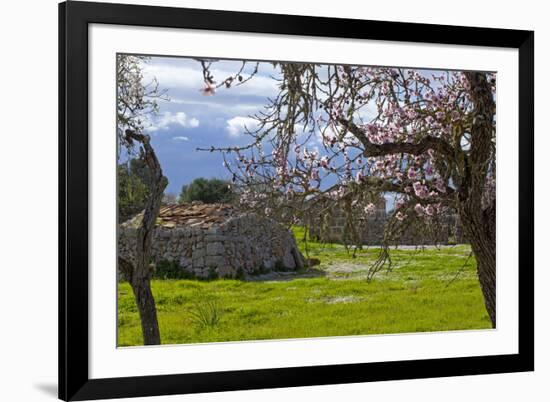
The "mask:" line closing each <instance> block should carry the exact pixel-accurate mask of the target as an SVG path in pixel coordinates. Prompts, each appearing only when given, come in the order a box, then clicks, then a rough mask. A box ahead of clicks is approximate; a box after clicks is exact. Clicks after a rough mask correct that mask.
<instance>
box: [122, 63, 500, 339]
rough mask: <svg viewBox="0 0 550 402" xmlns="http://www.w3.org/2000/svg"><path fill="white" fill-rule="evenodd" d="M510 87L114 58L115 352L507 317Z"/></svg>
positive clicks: (300, 67) (402, 74) (376, 73)
mask: <svg viewBox="0 0 550 402" xmlns="http://www.w3.org/2000/svg"><path fill="white" fill-rule="evenodd" d="M496 96H497V73H496V72H494V71H461V70H443V69H439V70H438V69H425V68H420V67H418V68H417V67H408V66H378V65H348V64H325V63H318V62H315V61H286V60H283V61H280V60H241V59H227V58H216V57H214V56H213V57H211V58H204V57H195V56H192V55H190V56H186V57H182V56H174V55H150V54H132V53H117V55H116V127H113V131H112V141H113V144H114V143H115V141H116V147H117V153H116V159H117V160H116V165H115V161H112V166H113V169H116V180H117V190H116V197H117V200H116V202H117V227H114V228H113V230H114V231H116V236H117V277H116V279H115V278H113V281H115V280H116V281H117V300H116V303H117V317H116V321H117V326H116V328H117V334H116V337H117V347H129V346H133V347H136V346H143V345H181V344H197V343H212V342H243V341H267V340H290V339H300V338H319V337H344V336H368V335H386V334H408V333H421V332H423V333H426V332H440V331H466V330H478V331H480V330H482V331H487V330H494V329H495V328H498V322H497V319H496V317H497V311H496V278H497V272H496V271H497V269H496V265H497V264H496V203H497V200H496V163H497V161H496V149H497V133H496V127H497V111H496ZM113 112H115V111H113Z"/></svg>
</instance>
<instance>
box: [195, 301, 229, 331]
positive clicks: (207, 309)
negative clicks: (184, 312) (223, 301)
mask: <svg viewBox="0 0 550 402" xmlns="http://www.w3.org/2000/svg"><path fill="white" fill-rule="evenodd" d="M221 314H222V310H221V308H220V305H219V304H218V302H217V301H216V300H203V301H199V302H197V303H195V304H194V305H193V309H192V310H191V311H190V312H189V315H190V316H191V321H193V322H194V323H195V325H197V326H198V327H201V328H207V327H208V328H213V327H216V326H217V325H218V324H219V323H220V318H221Z"/></svg>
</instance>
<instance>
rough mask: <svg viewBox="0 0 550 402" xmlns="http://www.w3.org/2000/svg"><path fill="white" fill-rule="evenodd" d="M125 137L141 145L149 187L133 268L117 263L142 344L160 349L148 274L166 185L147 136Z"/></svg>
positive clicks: (124, 263)
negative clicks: (131, 295)
mask: <svg viewBox="0 0 550 402" xmlns="http://www.w3.org/2000/svg"><path fill="white" fill-rule="evenodd" d="M126 137H127V139H128V140H129V141H132V140H135V141H138V142H139V143H141V145H142V147H143V159H144V160H145V163H146V164H147V167H148V168H149V171H150V175H151V183H150V184H149V185H150V188H149V197H148V199H147V203H146V205H145V210H144V211H143V219H142V221H141V223H140V226H139V228H138V230H137V236H136V237H137V238H136V250H135V260H134V265H133V266H132V264H131V263H129V262H127V261H121V260H120V259H119V264H120V266H121V270H123V271H124V273H125V275H126V277H127V279H128V280H129V282H130V285H131V286H132V291H133V293H134V298H135V300H136V304H137V308H138V311H139V317H140V320H141V329H142V332H143V343H144V344H145V345H159V344H160V331H159V325H158V320H157V310H156V306H155V299H154V297H153V292H152V291H151V276H152V273H153V272H152V270H151V245H152V240H153V230H154V228H155V223H156V220H157V217H158V214H159V210H160V205H161V201H162V194H163V193H164V189H165V188H166V185H167V184H168V180H167V179H166V177H164V176H163V174H162V169H161V167H160V163H159V161H158V159H157V157H156V154H155V151H154V150H153V148H152V147H151V144H150V143H149V141H150V139H149V136H147V135H143V134H138V133H135V132H133V131H131V130H126Z"/></svg>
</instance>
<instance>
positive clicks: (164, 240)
mask: <svg viewBox="0 0 550 402" xmlns="http://www.w3.org/2000/svg"><path fill="white" fill-rule="evenodd" d="M141 218H142V215H141V214H139V215H137V216H136V217H134V218H132V219H130V220H129V221H127V222H125V223H122V224H121V225H120V226H119V233H118V252H119V257H120V258H124V259H127V260H128V261H130V262H132V261H133V258H134V256H133V255H134V250H135V241H136V231H137V229H136V228H137V227H138V226H139V223H140V220H141ZM152 257H153V262H154V263H158V262H160V261H163V260H164V261H172V262H176V263H177V264H179V266H180V267H181V269H183V270H185V271H187V272H189V273H191V274H193V275H194V276H196V277H199V278H208V277H223V278H236V277H241V276H242V275H243V274H253V273H255V272H258V271H265V270H296V269H299V268H302V267H303V266H304V257H303V256H302V255H301V254H300V251H299V250H298V247H297V245H296V241H295V239H294V236H293V235H292V233H291V232H290V231H289V230H287V229H285V228H284V227H282V226H281V225H280V224H278V223H277V222H275V221H274V220H272V219H269V218H266V217H262V216H259V215H257V214H255V213H251V212H246V211H240V210H238V209H237V208H236V207H234V206H232V205H229V204H203V203H199V202H194V203H192V204H181V205H169V206H163V207H161V209H160V213H159V217H158V221H157V226H156V228H155V232H154V234H153V250H152Z"/></svg>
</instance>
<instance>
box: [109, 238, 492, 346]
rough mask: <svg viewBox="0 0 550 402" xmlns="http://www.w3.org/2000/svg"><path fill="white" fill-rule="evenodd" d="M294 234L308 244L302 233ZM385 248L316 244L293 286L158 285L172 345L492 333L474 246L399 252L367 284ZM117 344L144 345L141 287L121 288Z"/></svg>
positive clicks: (163, 328) (162, 321) (166, 337)
mask: <svg viewBox="0 0 550 402" xmlns="http://www.w3.org/2000/svg"><path fill="white" fill-rule="evenodd" d="M300 232H301V231H300V229H299V228H298V229H295V234H296V237H297V239H299V246H300V248H302V250H303V251H305V250H304V249H305V244H304V243H303V242H302V241H301V240H300V239H301V237H300V236H303V232H301V233H300ZM378 252H379V251H378V249H376V248H369V249H363V250H358V251H357V252H356V253H355V257H354V256H353V251H352V250H350V251H348V250H346V249H345V248H344V247H343V246H341V245H336V244H328V245H326V244H320V243H315V242H308V256H309V257H311V258H318V259H320V260H321V265H320V266H319V267H316V268H318V269H317V270H316V271H315V272H313V274H314V275H316V276H314V277H307V276H308V275H312V272H303V273H302V274H303V275H302V276H301V275H297V276H296V277H290V278H289V279H288V280H284V281H239V280H223V279H218V280H212V281H198V280H154V281H153V282H152V288H153V293H154V295H155V300H156V304H157V310H158V317H159V325H160V332H161V338H162V343H163V344H180V343H197V342H223V341H244V340H259V339H285V338H303V337H322V336H342V335H364V334H386V333H403V332H419V331H446V330H463V329H483V328H490V326H491V325H490V320H489V317H488V315H487V313H486V311H485V307H484V304H483V298H482V295H481V290H480V287H479V282H478V280H477V277H476V273H475V260H474V259H473V258H469V259H468V255H469V254H470V248H469V246H465V245H459V246H455V247H448V248H442V249H439V250H437V249H426V250H423V251H418V250H400V249H397V250H392V251H391V258H392V269H391V270H390V271H387V270H384V271H382V272H380V273H378V274H377V275H376V276H375V277H374V279H373V280H372V281H370V282H369V281H367V280H366V279H365V278H366V273H367V270H368V267H369V266H370V264H372V262H373V261H375V260H376V258H377V256H378ZM118 312H119V316H118V329H119V333H118V343H119V345H120V346H130V345H140V344H142V337H141V328H140V322H139V316H138V313H137V309H136V305H135V302H134V298H133V295H132V290H131V288H130V286H129V285H128V284H127V283H121V284H119V289H118Z"/></svg>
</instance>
